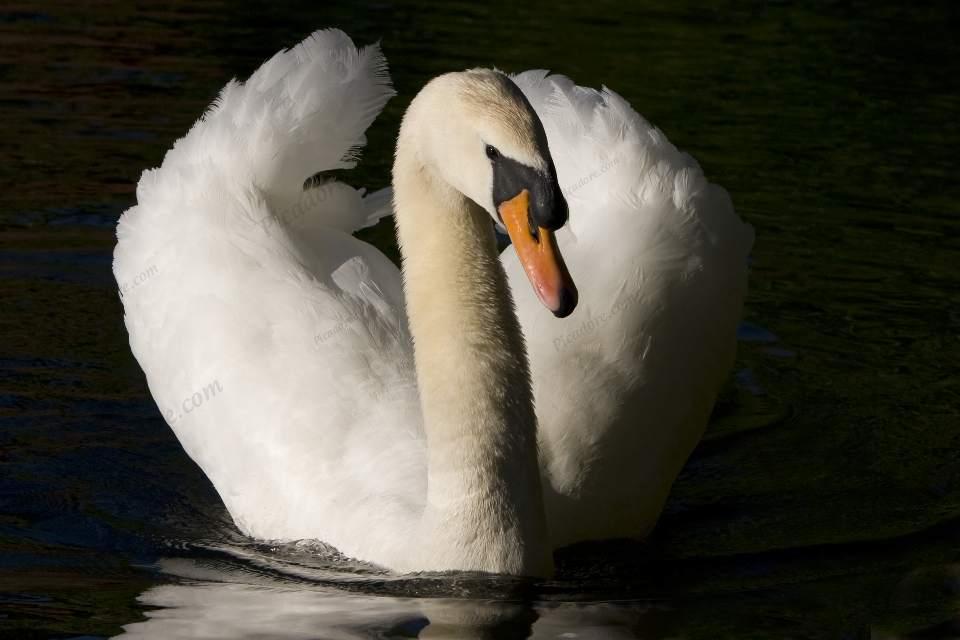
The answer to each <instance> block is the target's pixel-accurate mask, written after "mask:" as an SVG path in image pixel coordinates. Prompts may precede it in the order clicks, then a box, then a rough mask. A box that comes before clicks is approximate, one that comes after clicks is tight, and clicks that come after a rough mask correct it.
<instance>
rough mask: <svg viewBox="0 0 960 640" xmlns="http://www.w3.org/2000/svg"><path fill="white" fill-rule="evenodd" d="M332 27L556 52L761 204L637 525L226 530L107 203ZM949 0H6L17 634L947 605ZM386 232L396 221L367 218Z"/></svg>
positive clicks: (647, 620) (675, 630)
mask: <svg viewBox="0 0 960 640" xmlns="http://www.w3.org/2000/svg"><path fill="white" fill-rule="evenodd" d="M321 26H339V27H341V28H343V29H345V30H346V31H348V33H350V34H351V35H352V36H353V37H354V38H355V39H356V40H357V41H358V42H373V41H376V40H380V41H382V44H383V48H384V50H385V53H386V55H387V57H388V59H389V61H390V65H391V73H392V75H393V78H394V82H395V84H396V87H397V90H398V92H399V96H398V97H397V98H395V99H394V100H393V101H391V102H390V104H389V105H388V107H387V109H386V111H385V113H384V115H383V116H382V117H381V119H380V120H379V121H378V122H377V123H376V124H375V125H374V127H373V128H372V130H371V132H370V135H369V138H370V145H369V147H368V151H367V153H366V154H365V156H364V160H363V163H362V165H361V167H360V168H359V169H358V171H357V172H356V176H355V177H351V180H352V181H353V182H354V183H355V184H362V185H366V186H369V187H379V186H383V185H385V184H387V183H388V181H389V165H390V162H391V147H392V139H393V136H394V135H395V133H396V130H397V126H398V122H399V118H400V115H401V113H402V111H403V109H404V107H405V106H406V104H407V103H408V102H409V100H410V98H411V97H412V96H413V95H414V94H415V92H416V91H417V89H418V88H419V87H420V86H421V85H422V84H423V83H424V82H425V81H426V80H427V79H428V78H430V77H431V76H433V75H435V74H437V73H440V72H443V71H448V70H452V69H461V68H465V67H470V66H477V65H487V66H489V65H496V66H497V67H499V68H502V69H504V70H507V71H519V70H522V69H527V68H531V67H548V68H551V69H553V70H555V71H558V72H562V73H565V74H568V75H570V76H572V77H573V78H575V79H576V80H578V81H579V82H580V83H582V84H588V85H594V86H599V85H600V84H606V85H607V86H610V87H611V88H613V89H615V90H616V91H618V92H619V93H621V94H622V95H623V96H624V97H626V98H627V99H628V100H630V101H631V103H632V104H633V105H634V106H635V107H636V108H637V109H638V110H639V111H640V112H641V113H643V114H644V115H645V116H646V117H647V118H648V119H650V120H651V121H652V122H654V123H655V124H657V125H658V126H660V127H661V128H662V129H663V130H664V132H665V133H666V134H667V135H668V136H669V138H670V139H671V140H672V141H673V142H674V143H676V144H677V145H678V146H680V147H681V148H684V149H686V150H687V151H689V152H690V153H692V154H693V155H694V156H695V157H696V158H697V159H698V160H699V161H700V162H701V164H702V165H703V167H704V169H705V171H706V172H707V174H708V176H709V177H710V179H711V180H713V181H715V182H718V183H720V184H723V185H724V186H725V187H727V189H728V190H729V191H730V193H731V195H732V196H733V199H734V202H735V204H736V207H737V209H738V211H739V212H740V214H741V215H742V216H743V217H744V218H745V219H746V220H747V221H748V222H750V223H751V224H752V225H753V226H754V227H755V229H756V232H757V243H756V247H755V250H754V252H753V256H752V263H751V264H752V273H751V281H750V285H751V293H750V297H749V300H748V303H747V310H746V318H745V324H744V326H743V327H742V329H741V335H740V338H741V341H740V355H739V358H738V362H737V365H736V370H735V372H734V374H733V375H732V377H731V381H730V383H729V385H728V387H727V389H726V390H725V392H724V394H723V396H722V398H721V400H720V402H719V403H718V406H717V408H716V411H715V414H714V418H713V421H712V423H711V426H710V428H709V430H708V433H707V436H706V438H705V440H704V442H703V443H702V444H701V446H700V447H699V448H698V449H697V450H696V452H695V453H694V455H693V457H692V459H691V460H690V462H689V464H688V465H687V467H686V469H685V470H684V472H683V474H682V476H681V477H680V479H679V480H678V482H677V484H676V486H675V489H674V491H673V494H672V496H671V499H670V502H669V504H668V506H667V509H666V512H665V514H664V516H663V519H662V521H661V523H660V525H659V527H658V529H657V531H656V533H655V535H654V536H653V538H652V539H651V540H649V541H648V542H646V543H645V544H627V543H611V544H604V545H592V546H586V547H582V548H579V549H575V550H572V551H569V552H567V553H564V554H562V555H561V556H560V557H559V558H558V560H559V567H560V571H559V573H558V576H557V578H556V579H555V580H553V581H549V582H543V583H536V582H535V583H529V582H524V581H516V580H492V579H487V578H483V577H480V576H458V577H455V578H454V577H449V576H446V577H445V576H419V577H410V576H390V575H385V574H380V573H377V572H375V571H371V570H369V569H368V568H365V567H362V566H356V565H352V564H350V563H348V562H344V561H343V560H342V559H340V558H338V557H336V555H335V554H332V553H331V552H330V551H329V550H328V549H324V548H323V547H318V546H309V545H308V546H303V545H300V546H296V545H285V546H283V547H270V546H265V545H260V544H255V543H252V542H250V541H248V540H245V539H243V538H242V537H241V536H239V534H238V533H237V532H236V530H235V529H234V527H233V526H232V524H231V523H230V520H229V517H228V516H227V514H226V513H225V511H224V509H223V507H222V505H221V504H220V502H219V500H218V498H217V496H216V494H215V492H214V491H213V489H212V487H211V486H210V485H209V483H208V482H207V481H206V479H205V478H204V476H203V474H202V473H201V472H200V471H199V469H197V468H196V466H194V465H193V463H192V462H191V461H190V460H189V459H188V458H187V456H186V455H185V454H184V453H183V451H182V449H181V448H180V446H179V444H178V443H177V442H176V440H175V438H174V437H173V436H172V434H171V432H170V430H169V429H168V428H167V426H166V425H165V424H164V421H163V418H162V416H161V415H160V413H159V412H158V410H157V409H156V408H155V407H154V405H153V403H152V401H151V400H150V397H149V394H148V392H147V389H146V385H145V383H144V380H143V376H142V374H141V372H140V371H139V368H138V367H137V365H136V363H135V362H134V360H133V358H132V356H131V355H130V353H129V349H128V347H127V344H126V333H125V331H124V329H123V325H122V320H121V318H122V316H121V308H120V304H119V300H118V297H117V291H116V285H115V283H114V282H113V279H112V276H111V273H110V251H111V248H112V244H113V236H112V229H113V225H114V224H115V222H116V219H117V217H118V216H119V214H120V212H121V211H123V210H124V209H125V208H126V207H128V206H130V205H131V204H132V203H133V202H134V185H135V184H136V181H137V179H138V177H139V173H140V171H141V170H142V169H144V168H146V167H151V166H156V165H158V164H159V162H160V160H161V159H162V155H163V152H164V150H165V149H166V148H167V147H168V146H169V145H170V144H171V142H172V141H173V140H174V139H176V138H177V137H178V136H180V135H182V134H183V133H184V132H185V131H186V130H187V128H188V127H189V126H190V124H191V123H192V122H193V121H194V120H195V119H196V117H197V116H198V115H199V114H200V113H201V112H202V111H203V109H204V108H205V107H206V105H207V104H208V103H209V102H210V100H211V99H212V98H213V97H215V95H216V93H217V91H218V90H219V88H220V87H221V86H222V85H223V83H224V82H225V81H226V80H227V79H228V78H230V77H233V76H240V77H242V76H245V75H247V74H249V73H250V72H251V71H252V70H253V69H255V68H256V66H257V65H258V64H259V62H260V61H261V60H263V59H264V58H266V57H268V56H269V55H271V54H272V53H273V52H274V51H276V50H277V49H279V48H281V47H283V46H289V45H290V44H293V43H295V42H296V41H298V40H299V39H301V38H302V37H303V36H305V35H306V34H307V33H309V32H310V31H311V30H313V29H314V28H317V27H321ZM958 26H960V21H958V10H957V9H956V8H954V5H953V4H951V3H945V2H943V3H932V4H927V5H925V6H924V8H918V7H906V8H899V7H897V6H896V3H892V2H871V3H860V2H856V3H802V4H788V3H767V2H746V3H719V4H715V5H714V7H713V8H711V9H703V8H697V7H694V6H693V5H692V4H687V3H682V2H681V3H676V2H654V1H648V2H643V3H639V4H638V5H636V6H634V7H631V8H625V7H623V6H621V5H620V4H618V3H613V2H605V1H599V2H592V3H590V4H589V5H588V6H574V5H571V6H569V7H567V6H551V5H539V4H536V5H533V4H531V5H528V6H515V5H513V4H510V3H506V2H494V3H488V4H485V5H483V6H477V5H473V4H467V3H460V2H452V3H445V4H441V5H436V6H434V5H428V4H427V3H418V2H412V3H405V4H402V5H398V4H392V3H386V2H384V3H377V2H365V3H346V2H343V3H340V2H334V3H323V4H321V3H313V2H311V3H308V2H300V3H297V2H288V1H286V0H278V1H274V2H270V3H265V2H264V3H248V4H244V5H243V6H242V7H241V6H239V5H233V4H228V3H224V2H216V1H212V0H200V1H198V2H191V3H169V2H144V3H137V6H136V8H134V7H133V6H132V4H127V3H114V2H105V1H104V2H88V3H78V4H76V5H72V4H68V3H39V2H31V1H27V2H24V3H18V4H14V5H11V6H6V5H5V6H4V7H3V8H0V117H2V122H3V123H4V126H3V128H2V131H0V149H2V155H0V157H2V162H0V187H2V188H0V301H2V302H0V309H2V313H0V336H2V343H0V420H2V428H0V630H2V631H3V633H5V634H7V633H9V634H10V635H11V636H12V637H33V638H47V637H77V636H86V637H109V636H114V635H117V634H121V633H128V634H131V635H133V636H138V635H139V636H146V637H155V638H170V637H205V638H242V637H251V638H252V637H257V638H262V637H279V638H370V637H391V638H392V637H452V638H469V637H477V638H524V637H535V638H667V637H670V638H677V637H683V638H727V637H729V638H754V637H756V638H767V637H769V638H813V637H818V638H819V637H823V638H867V637H873V638H903V637H917V638H919V637H924V638H942V637H955V636H960V618H958V597H960V551H958V544H957V540H960V535H958V534H960V460H958V454H957V451H958V450H960V419H958V413H960V411H958V408H960V401H958V395H960V376H958V372H957V365H956V363H957V361H958V352H960V349H958V331H957V329H958V326H960V274H958V266H957V265H960V232H958V229H960V226H958V220H957V216H958V205H957V203H958V198H960V187H958V181H957V179H956V162H955V160H954V158H955V153H956V149H957V148H958V147H960V133H958V124H957V117H956V116H957V114H958V113H960V98H958V96H960V90H958V89H960V86H958V84H960V62H958V61H960V45H958V44H957V41H956V38H955V34H956V33H957V27H958ZM366 237H368V238H370V239H372V240H373V241H374V242H376V243H377V244H378V246H380V247H382V248H383V249H384V250H386V251H387V252H388V253H389V254H390V255H394V256H395V255H396V253H395V246H394V244H393V233H392V228H391V226H390V225H389V224H381V225H379V226H378V227H377V228H376V229H374V230H373V231H371V232H368V233H367V236H366Z"/></svg>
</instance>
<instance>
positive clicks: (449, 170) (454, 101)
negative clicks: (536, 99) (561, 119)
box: [401, 69, 577, 317]
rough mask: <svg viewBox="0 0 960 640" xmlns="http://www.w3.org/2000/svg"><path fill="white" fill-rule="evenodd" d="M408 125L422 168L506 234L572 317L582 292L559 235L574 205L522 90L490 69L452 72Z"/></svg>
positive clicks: (538, 288)
mask: <svg viewBox="0 0 960 640" xmlns="http://www.w3.org/2000/svg"><path fill="white" fill-rule="evenodd" d="M408 119H409V120H413V121H417V122H418V125H419V126H417V129H418V131H417V136H416V137H417V138H418V140H417V149H418V153H417V155H418V156H419V157H418V164H419V165H420V166H422V167H425V168H427V169H428V170H430V172H431V173H432V174H433V175H434V176H435V177H436V178H437V179H438V180H439V181H441V182H443V183H445V184H446V185H448V186H449V187H451V188H452V189H454V190H455V191H457V192H459V193H460V194H462V195H463V196H465V197H466V198H468V199H469V200H471V201H472V202H473V203H474V204H476V205H477V206H478V207H480V208H481V209H483V210H484V211H486V212H487V213H488V214H489V215H490V217H491V219H492V221H493V223H494V224H496V225H498V226H499V227H501V228H505V229H506V232H507V233H508V234H509V236H510V240H511V242H512V244H513V247H514V250H515V251H516V252H517V255H518V257H519V258H520V262H521V264H522V265H523V268H524V271H525V272H526V274H527V277H528V279H529V280H530V283H531V285H532V286H533V288H534V291H535V292H536V293H537V296H538V297H539V298H540V301H541V302H542V303H543V304H544V305H545V306H546V307H547V308H548V309H550V311H552V312H553V314H554V315H556V316H557V317H565V316H568V315H570V313H572V312H573V310H574V308H575V307H576V304H577V289H576V286H575V285H574V283H573V280H572V278H571V277H570V274H569V273H568V271H567V268H566V265H565V264H564V262H563V258H562V256H561V255H560V251H559V248H558V246H557V243H556V239H555V237H554V234H553V232H554V231H556V230H557V229H559V228H561V227H562V226H563V225H564V224H566V222H567V218H568V216H569V213H568V207H567V201H566V198H564V196H563V193H562V191H561V190H560V185H559V183H558V181H557V171H556V168H555V166H554V163H553V158H552V157H551V155H550V148H549V145H548V144H547V135H546V133H545V131H544V128H543V123H542V122H541V121H540V118H539V117H538V116H537V114H536V112H535V111H534V109H533V107H532V106H531V105H530V102H529V101H528V100H527V98H526V96H524V95H523V92H522V91H520V88H519V87H517V85H516V84H514V82H513V81H512V80H510V78H509V77H507V76H506V75H505V74H503V73H501V72H499V71H494V70H490V69H471V70H469V71H463V72H459V73H448V74H445V75H442V76H439V77H437V78H434V79H433V80H432V81H431V82H430V83H429V84H427V86H426V87H424V89H423V90H422V91H421V92H420V93H419V94H418V95H417V97H416V98H415V99H414V101H413V103H412V104H411V106H410V109H409V110H408V112H407V115H406V116H405V117H404V128H406V127H407V125H408ZM401 136H403V131H402V130H401Z"/></svg>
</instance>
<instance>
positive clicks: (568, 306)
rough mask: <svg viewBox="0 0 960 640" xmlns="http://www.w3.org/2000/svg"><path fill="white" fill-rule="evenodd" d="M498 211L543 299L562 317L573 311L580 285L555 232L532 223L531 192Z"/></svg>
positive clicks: (547, 306)
mask: <svg viewBox="0 0 960 640" xmlns="http://www.w3.org/2000/svg"><path fill="white" fill-rule="evenodd" d="M498 211H499V212H500V218H501V219H502V220H503V224H504V226H506V227H507V233H508V234H510V241H511V242H512V243H513V248H514V250H515V251H516V252H517V256H518V257H519V258H520V264H522V265H523V270H524V271H526V272H527V278H529V279H530V284H531V285H533V290H534V291H536V292H537V297H538V298H540V302H542V303H543V305H544V306H545V307H546V308H547V309H550V311H552V312H553V315H555V316H557V317H558V318H565V317H567V316H568V315H570V314H571V313H573V310H574V309H575V308H576V306H577V287H576V285H575V284H573V279H572V278H571V277H570V273H569V272H568V271H567V265H565V264H564V263H563V256H561V255H560V249H559V248H558V247H557V241H556V238H554V236H553V231H551V230H549V229H546V228H544V227H533V226H532V224H533V223H532V221H531V218H530V193H529V192H528V191H527V190H526V189H524V190H523V191H521V192H520V193H519V194H518V195H517V196H515V197H514V198H512V199H510V200H507V201H506V202H504V203H502V204H501V205H500V207H499V208H498Z"/></svg>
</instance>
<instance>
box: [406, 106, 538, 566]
mask: <svg viewBox="0 0 960 640" xmlns="http://www.w3.org/2000/svg"><path fill="white" fill-rule="evenodd" d="M410 133H411V132H410V124H409V122H408V121H407V120H405V121H404V127H403V128H402V129H401V135H400V139H399V141H398V147H397V157H396V163H395V165H394V198H395V205H396V207H395V208H396V216H395V220H396V224H397V234H398V239H399V242H400V248H401V252H402V254H403V279H404V289H405V294H406V302H407V314H408V317H409V321H410V329H411V331H412V333H413V338H414V345H415V349H414V353H415V362H416V370H417V382H418V388H419V390H420V401H421V409H422V413H423V419H424V429H425V432H426V439H427V448H428V470H427V476H428V480H427V485H428V486H427V503H426V507H425V512H424V516H423V526H424V532H423V536H424V541H425V546H426V547H427V548H428V549H429V551H428V553H429V554H430V556H431V559H430V560H429V561H427V563H426V564H427V566H429V565H430V564H431V563H436V564H437V565H438V566H435V567H433V568H436V569H459V570H475V571H488V572H497V573H511V574H520V575H547V574H549V573H550V571H551V569H552V565H551V558H550V545H549V542H548V540H547V534H546V520H545V516H544V510H543V501H542V495H541V486H540V475H539V464H538V460H537V446H536V416H535V413H534V408H533V394H532V390H531V383H530V373H529V367H528V364H527V356H526V350H525V346H524V342H523V336H522V333H521V330H520V326H519V322H518V320H517V317H516V314H515V311H514V308H513V301H512V298H511V295H510V289H509V286H508V284H507V280H506V275H505V273H504V271H503V268H502V266H501V263H500V259H499V255H498V252H497V248H496V241H495V237H494V234H493V227H492V223H491V220H490V218H489V216H488V215H487V213H486V212H485V211H483V210H482V209H481V208H480V207H478V206H476V205H475V204H474V203H472V202H471V201H470V200H468V199H467V198H466V197H464V196H463V195H462V194H460V193H459V192H457V191H456V190H454V189H453V188H451V187H450V186H449V185H447V184H446V183H445V182H443V181H442V180H440V179H439V178H438V177H437V175H436V172H434V171H432V170H431V168H430V167H429V166H426V165H425V164H424V163H422V162H420V161H419V159H418V158H417V156H416V153H415V152H414V151H415V148H413V147H414V145H411V144H408V143H410V142H412V141H411V140H410Z"/></svg>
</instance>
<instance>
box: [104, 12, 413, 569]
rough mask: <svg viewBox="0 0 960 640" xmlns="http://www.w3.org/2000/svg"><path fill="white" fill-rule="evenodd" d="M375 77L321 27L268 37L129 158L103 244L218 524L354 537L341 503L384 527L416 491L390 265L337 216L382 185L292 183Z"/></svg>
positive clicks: (363, 122) (362, 120)
mask: <svg viewBox="0 0 960 640" xmlns="http://www.w3.org/2000/svg"><path fill="white" fill-rule="evenodd" d="M392 95H393V90H392V89H391V87H390V81H389V77H388V76H387V73H386V63H385V61H384V59H383V56H382V55H381V54H380V52H379V50H378V48H377V47H367V48H364V49H357V48H356V47H354V45H353V43H352V42H351V41H350V39H349V38H348V37H347V36H346V35H345V34H343V33H342V32H340V31H335V30H330V31H320V32H317V33H315V34H313V35H311V36H310V37H308V38H307V39H306V40H304V41H303V42H302V43H300V44H299V45H297V46H296V47H294V48H293V49H291V50H288V51H282V52H280V53H278V54H277V55H276V56H274V57H273V58H272V59H270V60H269V61H268V62H266V63H265V64H264V65H263V66H262V67H260V69H258V70H257V71H256V72H255V73H254V74H253V75H252V76H251V77H250V79H249V80H248V81H247V82H245V83H241V82H237V81H232V82H230V83H229V84H228V85H227V86H226V87H225V88H224V90H223V91H222V93H221V95H220V97H219V98H218V100H217V101H216V103H215V104H214V105H213V106H212V107H211V109H210V110H209V111H208V112H207V114H206V115H205V116H204V117H202V118H201V119H200V120H199V121H198V122H197V124H196V125H194V127H193V128H192V129H191V131H190V132H189V134H187V136H186V137H184V138H183V139H181V140H179V141H178V142H177V143H176V144H175V145H174V147H173V149H171V150H170V151H169V152H168V153H167V155H166V157H165V158H164V162H163V165H162V166H161V167H160V168H159V169H155V170H151V171H147V172H145V173H144V175H143V177H142V178H141V181H140V184H139V186H138V189H137V200H138V203H137V205H136V206H135V207H132V208H131V209H130V210H128V211H127V212H126V213H124V215H123V216H122V218H121V220H120V223H119V225H118V228H117V236H118V243H117V247H116V250H115V253H114V273H115V275H116V278H117V282H118V283H119V285H120V290H121V294H122V298H123V304H124V311H125V321H126V325H127V329H128V332H129V334H130V345H131V348H132V350H133V353H134V355H135V356H136V358H137V360H138V361H139V363H140V365H141V366H142V368H143V370H144V373H145V374H146V376H147V381H148V383H149V385H150V391H151V393H152V394H153V397H154V399H155V400H156V402H157V405H158V407H160V409H161V410H162V411H163V413H164V415H165V417H166V419H167V422H168V423H169V424H170V426H171V427H172V428H173V430H174V431H175V432H176V434H177V437H178V438H179V439H180V441H181V443H182V444H183V446H184V449H186V451H187V453H188V454H189V455H190V456H191V457H192V458H193V459H194V460H195V461H196V462H197V463H198V464H199V465H200V467H201V468H203V470H204V472H205V473H206V474H207V476H208V477H209V478H210V479H211V480H212V481H213V484H214V485H215V487H216V488H217V490H218V491H219V493H220V495H221V497H222V498H223V500H224V503H225V504H226V506H227V508H228V509H229V511H230V513H231V514H232V515H233V517H234V520H235V521H236V523H237V524H238V526H239V527H240V528H241V529H242V530H243V531H244V532H245V533H247V534H250V535H253V536H256V537H259V538H267V539H270V538H283V539H295V538H301V537H319V538H322V539H323V540H324V541H326V542H327V543H329V544H332V545H334V546H336V547H337V548H339V549H340V550H341V551H343V552H345V553H348V554H349V553H351V552H355V553H356V555H361V556H365V557H371V556H374V557H375V555H374V554H372V553H366V552H365V551H363V550H360V549H356V547H355V544H356V541H355V540H352V539H350V537H349V533H350V532H351V531H357V530H361V526H360V525H358V524H357V523H358V522H362V523H363V525H362V527H363V528H369V529H371V530H382V531H384V534H385V535H386V533H388V532H389V533H390V535H391V536H394V537H401V538H402V536H397V531H402V530H403V526H404V525H403V523H404V522H405V518H407V517H408V515H409V514H411V513H416V512H418V511H419V509H418V506H417V504H416V503H417V501H422V499H423V496H424V495H425V493H426V492H425V490H424V488H423V487H422V486H421V485H422V484H423V482H425V474H424V472H423V459H424V456H423V442H422V434H421V433H420V425H421V420H420V413H419V404H418V400H417V393H416V387H415V384H416V383H415V377H414V373H413V367H412V344H411V339H410V335H409V332H408V330H407V326H406V318H405V314H404V311H403V292H402V286H401V280H400V273H399V271H398V270H397V268H396V267H395V266H394V265H392V264H391V263H390V262H389V261H388V260H387V259H386V257H384V256H383V255H382V254H381V253H380V252H379V251H378V250H377V249H375V248H374V247H373V246H371V245H369V244H366V243H364V242H361V241H359V240H357V239H355V238H353V237H352V236H351V235H350V233H351V232H353V231H354V230H356V229H358V228H360V227H362V226H364V225H366V224H367V223H368V222H369V221H370V220H373V219H376V217H378V215H379V213H380V212H382V210H383V208H384V206H385V205H386V206H388V202H386V201H385V200H384V197H383V196H382V195H377V194H374V195H373V196H369V197H366V198H365V197H363V196H364V193H363V191H358V190H355V189H353V188H351V187H349V186H347V185H345V184H342V183H339V182H334V181H327V182H322V181H321V182H322V184H320V186H313V187H311V188H307V189H305V188H304V184H305V181H307V179H308V178H309V177H310V176H313V175H314V174H316V173H318V172H321V171H327V170H331V169H342V168H348V167H351V166H353V164H354V156H355V153H356V150H357V149H358V148H359V147H360V146H362V145H363V144H364V142H365V138H364V131H365V129H366V128H367V126H369V124H370V123H371V122H372V120H373V119H374V118H375V117H376V115H377V114H378V113H379V111H380V110H381V108H382V107H383V105H384V104H385V103H386V101H387V100H388V99H389V98H390V97H391V96H392ZM315 182H316V181H310V183H311V184H313V183H315ZM360 496H366V497H368V499H367V500H365V501H362V500H360V499H359V497H360ZM386 521H389V526H381V527H377V523H378V522H386ZM364 542H365V543H367V544H380V545H389V544H391V541H389V540H383V541H380V540H378V539H377V537H376V534H375V533H374V534H373V535H371V536H369V537H368V539H367V540H366V541H364Z"/></svg>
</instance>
